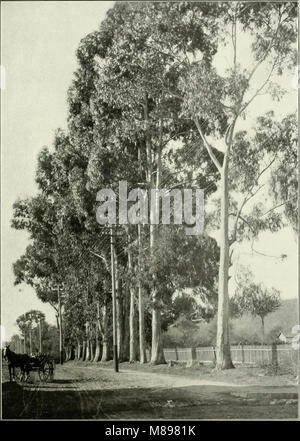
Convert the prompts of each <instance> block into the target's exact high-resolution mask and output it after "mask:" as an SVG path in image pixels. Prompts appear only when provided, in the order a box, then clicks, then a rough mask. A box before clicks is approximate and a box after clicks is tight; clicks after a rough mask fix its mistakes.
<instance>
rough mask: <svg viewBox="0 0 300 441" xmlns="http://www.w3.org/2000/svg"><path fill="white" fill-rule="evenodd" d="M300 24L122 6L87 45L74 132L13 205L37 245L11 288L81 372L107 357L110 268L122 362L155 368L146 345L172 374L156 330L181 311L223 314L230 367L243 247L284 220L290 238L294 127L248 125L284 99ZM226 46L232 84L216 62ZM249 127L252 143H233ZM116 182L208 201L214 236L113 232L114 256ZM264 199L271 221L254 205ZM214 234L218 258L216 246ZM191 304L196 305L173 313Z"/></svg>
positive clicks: (75, 86)
mask: <svg viewBox="0 0 300 441" xmlns="http://www.w3.org/2000/svg"><path fill="white" fill-rule="evenodd" d="M296 17H297V6H296V4H294V3H271V4H269V3H265V4H262V3H251V2H250V3H243V2H233V3H231V2H228V3H202V2H201V3H197V2H196V3H195V2H165V3H164V2H147V3H143V4H139V3H138V2H137V3H136V2H133V3H131V2H126V3H118V2H117V3H116V4H115V6H114V7H113V8H112V9H111V10H109V12H108V13H107V17H106V19H105V20H104V21H103V22H102V23H101V26H100V29H99V30H98V31H96V32H93V33H91V34H89V35H88V36H87V37H85V38H84V39H83V40H82V41H81V42H80V45H79V47H78V50H77V53H76V55H77V60H78V68H77V70H76V72H75V73H74V77H73V81H72V84H71V86H70V88H69V91H68V105H69V110H68V129H67V130H66V131H63V130H60V129H59V130H57V132H56V135H55V139H54V146H53V147H54V148H53V149H50V150H49V149H48V148H44V149H43V150H42V151H41V152H40V154H39V156H38V165H37V172H36V182H37V184H38V189H39V190H38V193H37V195H36V196H34V197H31V198H28V199H21V200H18V201H16V202H15V204H14V215H13V220H12V225H13V227H14V228H17V229H24V230H27V231H28V232H29V233H30V244H29V245H28V247H27V249H26V251H25V253H24V255H22V256H21V257H20V259H18V261H17V262H16V263H15V264H14V274H15V282H16V283H22V282H25V283H28V284H30V285H31V286H33V287H34V289H35V291H36V293H37V295H38V297H39V298H40V299H41V300H42V301H44V302H48V303H50V304H51V305H52V306H53V308H54V309H55V310H56V313H57V315H58V323H59V326H60V328H61V330H63V333H64V341H65V344H66V345H67V346H70V347H71V346H76V348H77V357H78V358H80V357H81V358H84V359H87V360H89V359H94V360H99V359H100V358H101V360H103V361H104V360H108V359H109V358H110V357H111V354H112V350H111V345H112V339H111V334H112V302H111V257H112V258H113V260H114V264H115V268H116V303H117V323H116V326H117V346H118V354H119V358H120V360H130V361H136V360H140V362H141V363H143V362H145V361H146V357H145V350H146V346H147V345H148V346H151V362H152V363H153V364H158V363H163V362H164V361H165V360H164V355H163V345H162V330H163V329H166V327H167V325H168V324H170V323H171V322H173V321H174V320H175V319H176V313H177V314H179V313H178V305H179V304H180V301H181V307H182V308H185V307H186V308H190V309H191V310H192V312H193V314H195V316H198V317H203V318H209V317H211V315H212V314H214V313H217V366H218V367H219V368H230V367H232V362H231V355H230V344H229V343H230V342H229V290H228V283H229V278H230V274H229V270H230V267H231V266H232V264H233V259H234V250H235V247H236V244H237V243H239V242H241V241H243V240H250V239H251V240H252V241H254V240H255V239H256V238H257V237H258V234H259V233H260V232H261V231H265V230H270V231H272V232H276V231H278V229H280V228H281V227H282V226H284V225H285V223H286V219H288V220H289V222H290V223H292V225H293V226H294V228H296V222H297V216H296V200H297V177H296V167H295V168H294V166H295V164H296V159H297V147H296V142H297V141H296V139H297V136H296V116H295V115H288V116H286V117H284V118H283V119H282V120H278V119H277V118H276V117H275V115H274V114H273V113H272V112H270V113H268V114H266V115H262V116H259V113H258V114H257V116H258V118H257V120H253V118H252V119H251V120H249V119H248V120H247V110H248V108H249V107H250V106H252V109H253V103H254V102H255V99H256V98H257V97H258V96H259V95H261V94H263V93H270V94H271V95H272V96H274V97H277V98H278V99H280V97H281V95H282V94H283V93H284V90H282V89H281V88H280V87H279V86H278V85H277V84H275V82H274V81H273V80H274V78H275V79H276V78H277V77H278V76H279V75H282V74H283V72H285V70H286V69H289V68H291V67H292V66H293V63H294V62H295V56H296V47H295V44H296ZM240 33H243V34H244V35H246V36H247V38H248V39H249V42H250V43H251V44H250V43H249V44H250V47H251V51H252V53H251V56H252V58H253V65H252V66H251V67H250V68H249V67H245V66H242V65H241V64H240V59H239V55H240V53H239V50H238V38H237V35H238V34H240ZM228 45H231V47H232V50H231V55H232V58H231V60H230V67H228V68H227V69H226V70H225V71H224V72H222V71H221V69H220V68H219V67H218V64H217V63H216V60H217V58H218V56H219V54H221V53H222V51H225V49H224V48H226V47H227V46H228ZM262 68H263V69H264V72H265V76H264V77H263V80H261V81H259V79H261V78H262V75H261V71H260V69H262ZM257 78H258V79H257ZM252 80H253V81H254V80H255V81H254V86H253V84H252ZM258 83H259V84H258ZM257 84H258V85H257ZM243 119H244V120H246V121H248V126H249V127H250V126H251V127H252V128H251V130H248V131H245V130H237V129H238V127H239V122H240V121H241V120H243ZM120 181H127V185H128V188H129V189H131V188H137V187H139V188H141V189H147V190H149V189H158V190H159V189H162V188H168V189H172V188H202V189H204V191H205V201H206V202H207V207H210V206H211V207H212V209H211V210H209V211H207V213H206V220H205V233H204V234H201V235H199V236H186V234H185V231H184V228H183V226H181V225H172V226H171V225H170V226H166V225H160V224H159V225H158V224H155V223H154V219H153V218H152V217H151V215H150V222H149V224H148V223H144V224H139V225H127V224H122V225H119V226H118V228H115V229H114V238H115V241H116V245H115V255H114V256H111V254H110V239H111V238H110V235H109V232H108V230H107V228H106V227H105V226H101V225H99V224H98V223H97V221H96V211H97V208H98V202H97V201H96V195H97V192H98V191H99V190H100V189H103V188H110V189H112V190H114V192H115V193H116V194H118V190H119V182H120ZM264 189H266V190H268V192H269V195H268V200H269V201H272V202H273V206H272V207H267V206H266V204H263V203H261V202H259V200H258V199H257V197H256V196H257V195H258V194H259V193H260V192H262V191H263V190H264ZM214 193H215V194H214ZM213 194H214V195H213ZM212 195H213V196H212ZM208 201H209V204H208ZM156 203H157V204H159V200H156ZM274 204H275V206H274ZM279 206H282V207H284V211H282V210H281V211H280V210H277V208H278V207H279ZM172 209H173V214H174V207H173V205H172ZM216 229H219V230H220V241H219V245H218V244H217V242H216V240H215V239H213V238H212V237H210V236H209V234H210V232H211V231H213V230H216ZM187 288H189V289H190V290H192V291H193V292H194V295H195V296H198V298H199V299H201V302H199V301H198V302H193V301H190V300H186V298H185V297H184V296H183V297H182V299H181V300H178V298H179V299H180V296H179V297H178V296H177V295H176V296H175V298H174V293H180V292H184V291H185V290H186V289H187ZM178 302H179V303H178ZM176 311H177V312H176ZM212 311H213V312H212ZM177 317H178V316H177Z"/></svg>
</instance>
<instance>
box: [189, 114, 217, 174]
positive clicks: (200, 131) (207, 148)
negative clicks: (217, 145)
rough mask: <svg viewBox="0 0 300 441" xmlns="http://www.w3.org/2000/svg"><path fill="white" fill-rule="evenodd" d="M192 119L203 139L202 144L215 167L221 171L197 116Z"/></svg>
mask: <svg viewBox="0 0 300 441" xmlns="http://www.w3.org/2000/svg"><path fill="white" fill-rule="evenodd" d="M194 121H195V124H196V126H197V129H198V132H199V134H200V136H201V139H202V141H203V143H204V145H205V147H206V150H207V151H208V154H209V156H210V158H211V160H212V161H213V163H214V164H215V166H216V167H217V169H218V171H219V172H220V173H221V170H222V166H221V164H220V162H219V161H218V159H217V158H216V156H215V154H214V152H213V150H212V148H211V145H210V144H209V143H208V141H207V139H206V138H205V135H204V133H203V131H202V128H201V126H200V124H199V121H198V118H197V117H194Z"/></svg>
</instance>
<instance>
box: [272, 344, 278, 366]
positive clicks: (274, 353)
mask: <svg viewBox="0 0 300 441" xmlns="http://www.w3.org/2000/svg"><path fill="white" fill-rule="evenodd" d="M272 365H273V366H274V367H276V368H277V367H278V353H277V344H276V343H272Z"/></svg>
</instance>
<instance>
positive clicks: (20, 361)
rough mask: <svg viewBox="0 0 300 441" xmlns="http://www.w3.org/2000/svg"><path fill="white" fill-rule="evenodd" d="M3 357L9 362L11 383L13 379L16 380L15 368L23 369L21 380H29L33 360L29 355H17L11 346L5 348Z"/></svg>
mask: <svg viewBox="0 0 300 441" xmlns="http://www.w3.org/2000/svg"><path fill="white" fill-rule="evenodd" d="M3 357H4V358H5V359H6V360H7V361H8V370H9V381H10V382H11V381H12V377H13V378H15V368H16V367H19V368H20V369H21V379H24V378H25V375H26V378H25V380H27V379H28V376H29V371H30V363H31V362H32V359H31V358H30V357H29V356H28V355H27V354H16V353H15V352H13V351H11V350H10V348H9V345H7V346H6V347H5V348H4V351H3Z"/></svg>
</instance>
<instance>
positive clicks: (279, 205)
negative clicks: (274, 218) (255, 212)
mask: <svg viewBox="0 0 300 441" xmlns="http://www.w3.org/2000/svg"><path fill="white" fill-rule="evenodd" d="M297 197H298V196H297V195H295V196H294V197H293V198H290V199H288V200H286V201H284V202H282V203H281V204H278V205H275V207H272V208H270V210H268V211H266V212H265V213H264V214H262V215H261V217H263V216H265V215H266V214H268V213H270V212H271V211H274V210H276V208H279V207H282V206H283V205H285V204H287V203H288V202H291V201H293V200H294V199H296V198H297Z"/></svg>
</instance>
